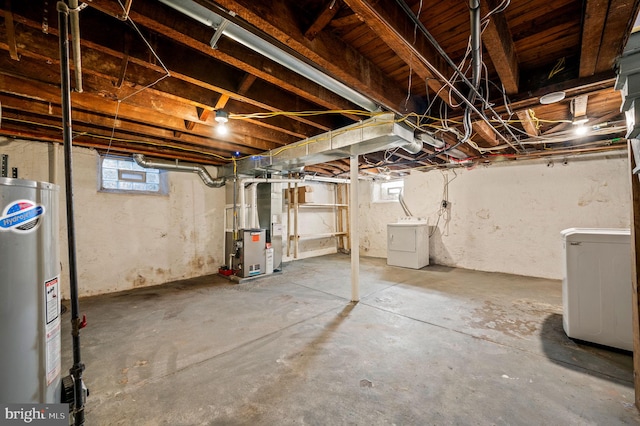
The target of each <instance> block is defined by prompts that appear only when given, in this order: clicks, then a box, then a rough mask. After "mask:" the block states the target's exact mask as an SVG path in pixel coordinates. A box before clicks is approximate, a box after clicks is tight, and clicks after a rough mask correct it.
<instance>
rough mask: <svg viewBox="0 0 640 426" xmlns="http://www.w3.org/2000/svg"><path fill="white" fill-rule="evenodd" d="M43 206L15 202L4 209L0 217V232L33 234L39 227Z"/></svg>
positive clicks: (31, 202) (27, 201)
mask: <svg viewBox="0 0 640 426" xmlns="http://www.w3.org/2000/svg"><path fill="white" fill-rule="evenodd" d="M44 213H45V210H44V206H43V205H41V204H36V203H34V202H33V201H29V200H17V201H14V202H12V203H10V204H9V205H7V207H5V209H4V211H3V212H2V216H0V231H13V232H17V233H28V232H33V231H35V230H36V229H37V228H38V225H40V222H41V221H40V217H41V216H42V215H44Z"/></svg>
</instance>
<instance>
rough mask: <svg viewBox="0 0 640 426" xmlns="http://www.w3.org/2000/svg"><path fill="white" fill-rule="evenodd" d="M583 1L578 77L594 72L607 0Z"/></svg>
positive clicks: (605, 17) (587, 75)
mask: <svg viewBox="0 0 640 426" xmlns="http://www.w3.org/2000/svg"><path fill="white" fill-rule="evenodd" d="M585 3H586V5H585V8H584V19H583V22H584V23H583V24H582V43H581V46H580V73H579V75H580V77H589V76H591V75H593V74H595V72H596V64H597V63H598V53H599V52H600V48H599V47H600V41H601V39H602V32H603V31H604V25H605V21H606V19H607V9H608V6H609V0H586V1H585Z"/></svg>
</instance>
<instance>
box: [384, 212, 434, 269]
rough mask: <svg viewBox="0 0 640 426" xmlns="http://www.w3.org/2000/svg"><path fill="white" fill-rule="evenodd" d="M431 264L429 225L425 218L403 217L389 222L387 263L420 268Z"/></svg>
mask: <svg viewBox="0 0 640 426" xmlns="http://www.w3.org/2000/svg"><path fill="white" fill-rule="evenodd" d="M428 264H429V226H428V225H427V220H426V219H424V218H415V217H403V218H400V219H398V222H396V223H389V224H387V265H391V266H402V267H404V268H412V269H420V268H422V267H425V266H427V265H428Z"/></svg>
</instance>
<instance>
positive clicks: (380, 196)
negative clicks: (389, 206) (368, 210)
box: [371, 180, 404, 203]
mask: <svg viewBox="0 0 640 426" xmlns="http://www.w3.org/2000/svg"><path fill="white" fill-rule="evenodd" d="M403 189H404V180H391V181H384V182H379V181H375V182H373V185H372V191H373V192H372V194H371V199H372V200H373V202H374V203H392V202H396V201H398V196H399V195H400V193H401V192H402V190H403Z"/></svg>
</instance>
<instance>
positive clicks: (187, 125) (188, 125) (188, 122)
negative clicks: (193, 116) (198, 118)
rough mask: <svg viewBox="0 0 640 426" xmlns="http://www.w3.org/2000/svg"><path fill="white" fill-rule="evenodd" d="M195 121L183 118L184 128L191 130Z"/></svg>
mask: <svg viewBox="0 0 640 426" xmlns="http://www.w3.org/2000/svg"><path fill="white" fill-rule="evenodd" d="M195 125H196V122H195V121H191V120H184V128H185V129H187V130H189V131H191V130H193V128H194V127H195Z"/></svg>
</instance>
